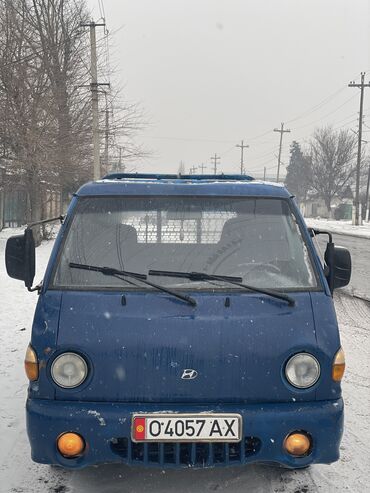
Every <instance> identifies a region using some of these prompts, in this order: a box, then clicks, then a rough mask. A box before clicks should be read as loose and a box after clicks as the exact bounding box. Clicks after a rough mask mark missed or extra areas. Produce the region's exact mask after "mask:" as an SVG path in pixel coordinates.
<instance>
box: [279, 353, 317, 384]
mask: <svg viewBox="0 0 370 493" xmlns="http://www.w3.org/2000/svg"><path fill="white" fill-rule="evenodd" d="M285 375H286V378H287V380H288V382H289V383H290V384H292V385H293V386H294V387H298V388H299V389H306V388H308V387H312V385H314V384H315V383H316V382H317V380H318V379H319V376H320V364H319V362H318V361H317V359H316V358H315V357H314V356H312V354H308V353H299V354H295V355H294V356H292V357H291V358H290V360H289V361H288V363H287V364H286V367H285Z"/></svg>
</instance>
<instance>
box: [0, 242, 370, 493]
mask: <svg viewBox="0 0 370 493" xmlns="http://www.w3.org/2000/svg"><path fill="white" fill-rule="evenodd" d="M50 247H51V244H48V245H43V246H42V247H40V248H39V249H38V252H37V256H38V259H39V260H41V261H40V264H39V270H40V274H41V272H42V271H43V269H44V266H45V262H46V259H47V257H48V255H49V252H50ZM4 248H5V235H4V233H0V258H1V262H0V286H1V288H0V290H1V295H0V299H1V317H0V348H1V353H0V389H1V400H0V436H1V442H0V443H1V447H0V493H9V492H11V493H36V492H37V493H87V492H88V493H98V492H99V493H102V492H104V493H118V492H125V493H126V492H130V493H134V492H151V493H156V492H158V493H159V492H161V493H170V492H171V493H172V492H173V493H175V492H176V493H185V492H186V493H190V492H191V493H196V492H199V493H200V492H202V493H203V492H214V491H218V492H225V493H229V492H232V493H239V492H243V493H245V492H248V491H249V492H261V493H262V492H267V493H272V492H291V493H308V492H317V491H319V492H324V493H327V492H336V493H337V492H342V491H349V492H361V493H364V492H370V483H369V479H368V476H369V471H370V458H369V453H368V446H367V444H368V443H370V387H369V380H368V375H369V374H370V356H369V355H370V305H369V304H366V303H365V302H363V301H361V300H358V299H354V298H351V297H349V296H346V295H341V296H337V297H336V307H337V313H338V318H339V322H340V327H341V334H342V342H343V346H344V348H345V350H346V354H347V364H348V368H347V372H346V377H345V381H344V398H345V401H346V418H345V419H346V424H345V434H344V439H343V442H342V447H341V459H340V461H339V462H337V463H335V464H332V465H331V466H312V467H311V468H309V469H307V470H303V471H284V470H280V469H277V468H271V467H264V466H249V467H244V468H232V469H218V470H198V471H195V470H186V471H166V472H165V473H164V472H163V471H159V470H143V469H141V468H138V469H130V468H128V467H125V466H122V465H108V466H100V467H94V468H89V469H85V470H82V471H77V472H68V471H63V470H59V469H54V468H50V467H48V466H41V465H37V464H34V463H32V461H31V459H30V451H29V446H28V442H27V438H26V431H25V419H24V401H25V397H26V389H27V382H26V378H25V376H24V372H23V355H24V351H25V348H26V346H27V344H28V341H29V338H30V327H31V322H32V316H33V309H34V304H35V302H36V299H37V295H36V294H34V293H27V291H26V290H25V289H24V287H23V286H22V283H21V282H17V281H14V280H11V279H9V278H8V277H7V276H6V274H5V267H4V262H3V255H4ZM367 272H368V273H369V274H370V269H369V267H367Z"/></svg>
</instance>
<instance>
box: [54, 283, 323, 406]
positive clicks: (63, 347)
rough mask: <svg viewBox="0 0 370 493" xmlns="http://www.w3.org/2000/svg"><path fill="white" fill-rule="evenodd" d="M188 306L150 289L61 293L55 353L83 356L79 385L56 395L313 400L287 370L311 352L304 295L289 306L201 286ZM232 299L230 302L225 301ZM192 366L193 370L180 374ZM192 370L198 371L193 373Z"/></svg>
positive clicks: (310, 321) (103, 398) (116, 398)
mask: <svg viewBox="0 0 370 493" xmlns="http://www.w3.org/2000/svg"><path fill="white" fill-rule="evenodd" d="M192 296H193V297H195V298H196V300H197V306H196V307H195V308H194V307H191V306H189V305H187V304H185V303H182V302H181V301H179V300H177V299H175V298H171V297H169V296H167V295H162V294H157V293H153V292H148V293H147V294H143V293H134V292H133V293H130V294H126V295H125V296H122V294H119V293H117V292H104V293H102V292H83V291H75V292H70V291H68V292H67V291H65V292H63V295H62V301H61V315H60V321H59V330H58V338H57V353H59V352H61V351H67V350H68V351H70V350H72V351H77V352H80V353H81V354H83V355H85V357H86V359H87V361H88V364H89V369H90V371H89V377H88V378H87V380H86V382H85V383H84V384H82V385H81V386H80V388H77V389H72V390H64V389H60V388H58V389H57V391H56V398H57V399H67V400H87V401H112V402H124V401H127V402H168V403H170V402H182V403H185V402H194V403H199V402H215V403H216V402H221V401H222V402H273V401H280V402H282V401H291V400H292V398H293V399H294V398H297V399H298V400H312V399H314V398H315V390H307V391H305V392H303V393H302V391H301V392H299V394H298V395H296V394H297V391H295V390H294V389H293V388H291V387H290V386H289V385H288V384H287V383H286V381H285V379H284V378H283V368H284V364H285V362H286V360H287V358H289V356H290V355H292V354H294V353H296V352H299V351H302V350H304V351H310V352H312V353H314V354H315V353H316V354H317V342H316V331H315V324H314V319H313V313H312V305H311V297H310V294H309V293H294V294H292V296H293V297H294V298H295V300H296V305H295V306H294V307H290V306H288V305H287V304H286V303H285V302H283V301H280V300H277V299H274V298H270V297H267V296H261V295H257V294H250V293H239V292H237V293H235V294H232V295H229V296H228V301H227V297H226V296H225V295H224V294H215V293H214V294H210V293H201V294H199V293H198V294H194V293H192ZM227 305H229V306H227ZM184 370H195V372H196V378H182V377H184V376H185V375H186V374H189V373H190V372H185V373H184ZM191 375H192V376H194V375H195V373H191Z"/></svg>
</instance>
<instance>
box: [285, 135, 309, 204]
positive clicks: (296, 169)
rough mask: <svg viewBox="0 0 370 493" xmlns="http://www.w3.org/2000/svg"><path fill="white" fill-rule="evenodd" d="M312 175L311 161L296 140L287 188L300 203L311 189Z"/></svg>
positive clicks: (289, 166)
mask: <svg viewBox="0 0 370 493" xmlns="http://www.w3.org/2000/svg"><path fill="white" fill-rule="evenodd" d="M310 175H311V167H310V159H309V157H308V156H305V155H304V154H303V152H302V149H301V146H300V144H299V143H298V142H296V141H295V140H294V141H293V142H292V144H291V146H290V160H289V165H288V167H287V175H286V178H285V186H286V187H287V189H288V190H289V191H290V192H291V193H292V194H293V195H295V196H296V198H297V201H298V202H302V201H304V200H305V199H306V196H307V192H308V190H309V188H310V181H311V180H310Z"/></svg>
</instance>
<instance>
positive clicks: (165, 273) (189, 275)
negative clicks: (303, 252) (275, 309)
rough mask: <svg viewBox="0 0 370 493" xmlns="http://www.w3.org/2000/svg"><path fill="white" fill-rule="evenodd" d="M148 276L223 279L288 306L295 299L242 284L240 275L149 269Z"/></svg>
mask: <svg viewBox="0 0 370 493" xmlns="http://www.w3.org/2000/svg"><path fill="white" fill-rule="evenodd" d="M148 275H149V276H165V277H180V278H185V279H190V280H191V281H224V282H228V283H230V284H234V285H235V286H240V287H241V288H244V289H248V290H249V291H254V292H255V293H261V294H267V295H268V296H272V297H274V298H278V299H280V300H283V301H286V302H287V303H288V304H289V306H294V305H295V300H294V299H293V298H291V297H290V296H288V295H287V294H283V293H279V292H278V291H275V290H272V289H264V288H258V287H255V286H250V285H249V284H244V283H242V282H241V281H242V280H243V279H242V278H241V277H232V276H217V275H214V274H206V273H205V272H176V271H167V270H150V271H149V272H148Z"/></svg>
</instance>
